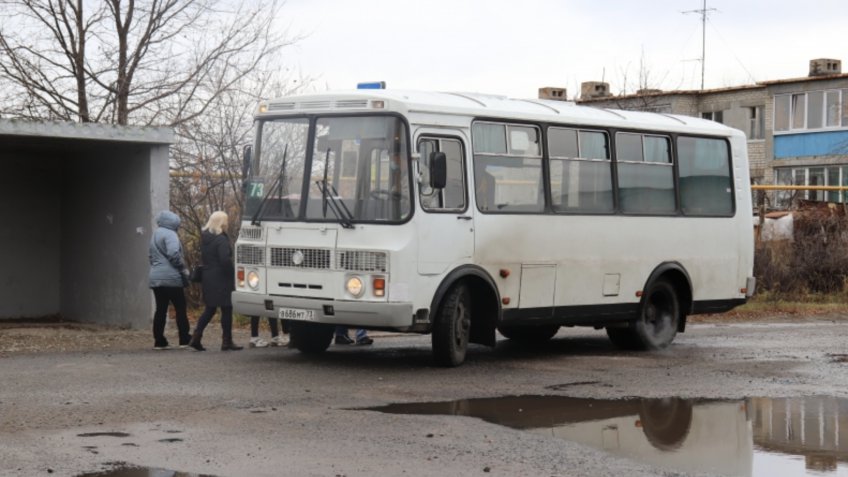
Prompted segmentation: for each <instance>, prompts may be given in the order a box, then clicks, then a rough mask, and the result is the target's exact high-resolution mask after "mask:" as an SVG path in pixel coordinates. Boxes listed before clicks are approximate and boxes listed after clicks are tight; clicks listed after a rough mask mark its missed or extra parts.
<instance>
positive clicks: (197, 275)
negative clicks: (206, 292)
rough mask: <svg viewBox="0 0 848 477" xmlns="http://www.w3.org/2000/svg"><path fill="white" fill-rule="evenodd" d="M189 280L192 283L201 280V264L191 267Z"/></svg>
mask: <svg viewBox="0 0 848 477" xmlns="http://www.w3.org/2000/svg"><path fill="white" fill-rule="evenodd" d="M189 280H191V281H192V282H194V283H200V282H202V281H203V265H197V266H196V267H194V268H192V269H191V274H190V275H189Z"/></svg>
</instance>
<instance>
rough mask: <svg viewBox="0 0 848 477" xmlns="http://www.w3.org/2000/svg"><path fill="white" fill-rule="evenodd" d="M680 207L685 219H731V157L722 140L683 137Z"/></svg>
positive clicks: (679, 147)
mask: <svg viewBox="0 0 848 477" xmlns="http://www.w3.org/2000/svg"><path fill="white" fill-rule="evenodd" d="M677 156H678V158H679V161H680V164H679V168H680V169H679V170H680V207H681V209H682V210H683V213H684V214H686V215H732V214H733V182H732V180H731V177H730V156H729V154H728V149H727V143H726V142H725V141H724V140H722V139H706V138H695V137H684V136H680V137H679V138H678V139H677Z"/></svg>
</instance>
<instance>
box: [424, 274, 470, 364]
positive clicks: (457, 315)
mask: <svg viewBox="0 0 848 477" xmlns="http://www.w3.org/2000/svg"><path fill="white" fill-rule="evenodd" d="M470 330H471V295H470V294H469V292H468V287H467V286H465V284H462V283H460V284H457V285H454V286H453V287H452V288H451V289H450V291H449V292H448V294H447V295H446V296H445V298H444V300H442V303H441V304H440V305H439V309H438V313H437V314H436V319H435V322H434V323H433V336H432V343H433V359H434V360H435V361H436V364H438V365H439V366H449V367H452V366H459V365H460V364H462V362H463V361H465V353H466V351H467V350H468V336H469V332H470Z"/></svg>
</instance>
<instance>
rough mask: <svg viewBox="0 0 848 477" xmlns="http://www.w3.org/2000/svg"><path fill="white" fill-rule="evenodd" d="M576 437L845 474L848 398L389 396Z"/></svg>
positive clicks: (400, 408) (744, 467) (768, 467)
mask: <svg viewBox="0 0 848 477" xmlns="http://www.w3.org/2000/svg"><path fill="white" fill-rule="evenodd" d="M367 410H371V411H379V412H385V413H392V414H430V415H432V414H443V415H453V416H468V417H475V418H478V419H482V420H484V421H487V422H491V423H493V424H498V425H502V426H507V427H511V428H514V429H521V430H525V431H528V432H534V433H538V434H543V435H547V436H552V437H556V438H560V439H565V440H568V441H573V442H579V443H581V444H585V445H588V446H591V447H595V448H598V449H601V450H604V451H605V452H609V453H610V454H614V455H617V456H620V457H625V458H629V459H633V460H638V461H642V462H645V463H647V464H650V465H652V466H655V467H659V468H661V469H665V470H669V471H672V472H673V471H678V472H680V471H682V472H703V473H709V474H719V475H727V476H733V477H736V476H739V477H743V476H744V477H766V476H768V477H781V476H828V477H830V476H834V477H848V400H846V399H837V398H833V397H818V396H817V397H805V398H747V399H739V400H729V401H720V400H707V399H679V398H665V399H639V398H634V399H618V400H604V399H583V398H572V397H566V396H507V397H501V398H481V399H464V400H458V401H443V402H429V403H406V404H390V405H388V406H381V407H375V408H369V409H367Z"/></svg>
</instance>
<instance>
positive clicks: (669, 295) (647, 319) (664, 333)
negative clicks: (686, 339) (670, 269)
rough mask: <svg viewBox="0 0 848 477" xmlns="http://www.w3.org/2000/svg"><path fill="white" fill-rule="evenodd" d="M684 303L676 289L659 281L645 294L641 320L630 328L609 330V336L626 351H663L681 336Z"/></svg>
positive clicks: (640, 314) (638, 319) (632, 323)
mask: <svg viewBox="0 0 848 477" xmlns="http://www.w3.org/2000/svg"><path fill="white" fill-rule="evenodd" d="M679 321H680V302H679V300H678V299H677V291H676V290H675V289H674V286H673V285H672V284H671V283H669V282H667V281H665V280H657V281H655V282H654V283H652V284H651V285H649V286H648V289H647V290H646V291H645V295H644V299H643V301H642V306H641V308H640V311H639V318H637V319H636V321H633V322H631V323H630V326H629V327H627V328H607V336H609V338H610V341H612V342H613V344H614V345H616V346H618V347H619V348H623V349H638V350H646V349H662V348H665V347H666V346H668V345H669V344H671V342H672V341H673V340H674V337H675V336H676V335H677V325H678V323H679Z"/></svg>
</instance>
